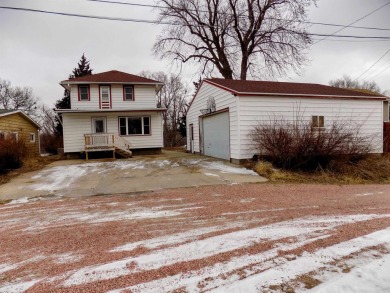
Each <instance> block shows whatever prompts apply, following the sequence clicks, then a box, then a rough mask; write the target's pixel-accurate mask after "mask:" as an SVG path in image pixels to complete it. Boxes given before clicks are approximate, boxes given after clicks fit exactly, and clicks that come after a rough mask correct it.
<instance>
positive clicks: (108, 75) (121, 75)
mask: <svg viewBox="0 0 390 293" xmlns="http://www.w3.org/2000/svg"><path fill="white" fill-rule="evenodd" d="M79 82H82V83H86V82H91V83H102V82H105V83H108V82H109V83H153V84H156V83H161V82H159V81H156V80H153V79H149V78H146V77H142V76H138V75H133V74H129V73H125V72H121V71H117V70H111V71H107V72H102V73H96V74H91V75H87V76H82V77H77V78H72V79H68V80H64V81H62V82H61V83H79Z"/></svg>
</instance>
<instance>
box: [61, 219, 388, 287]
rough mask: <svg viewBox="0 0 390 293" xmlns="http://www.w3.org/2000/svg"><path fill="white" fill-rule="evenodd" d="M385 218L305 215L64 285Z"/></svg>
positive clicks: (88, 271)
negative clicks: (305, 216) (131, 267)
mask: <svg viewBox="0 0 390 293" xmlns="http://www.w3.org/2000/svg"><path fill="white" fill-rule="evenodd" d="M385 217H390V215H349V216H343V217H334V218H333V217H308V218H303V219H298V220H293V221H286V222H280V223H277V224H272V225H269V226H263V227H258V228H253V229H247V230H241V231H237V232H231V233H226V234H223V235H218V236H214V237H209V238H206V239H202V240H198V241H194V242H190V243H186V244H182V245H179V246H175V247H169V248H166V249H162V250H159V251H156V252H153V253H150V254H145V255H141V256H138V257H131V258H125V259H121V260H118V261H115V262H112V263H107V264H102V265H98V266H91V267H86V268H83V269H81V270H79V271H77V272H75V273H74V274H73V275H72V276H71V277H70V278H69V279H68V280H66V282H65V283H64V285H65V286H72V285H79V284H85V283H90V282H95V281H99V280H107V279H112V278H117V277H120V276H125V275H127V274H130V273H135V272H139V271H146V270H156V269H160V268H162V267H163V266H168V265H172V264H175V263H178V262H185V261H191V260H196V259H202V258H207V257H210V256H213V255H215V254H218V253H223V252H228V251H232V250H236V249H242V248H245V247H249V246H250V245H253V244H254V243H259V242H261V241H265V240H267V241H270V240H278V239H282V238H286V237H304V238H305V235H312V234H313V233H314V235H316V236H317V237H318V236H319V235H318V233H325V232H326V231H329V230H331V229H334V228H335V227H336V226H339V225H343V224H348V223H355V222H359V221H367V220H372V219H375V218H385ZM389 236H390V235H389ZM305 240H306V239H305ZM389 241H390V239H389ZM242 262H243V261H240V262H238V263H237V264H238V265H239V267H240V266H242ZM129 263H134V264H136V265H135V267H134V268H133V269H131V270H130V269H129V267H128V264H129ZM220 273H223V272H220ZM167 285H168V284H167ZM164 287H165V286H164Z"/></svg>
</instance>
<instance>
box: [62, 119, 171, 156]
mask: <svg viewBox="0 0 390 293" xmlns="http://www.w3.org/2000/svg"><path fill="white" fill-rule="evenodd" d="M62 115H63V121H64V152H65V153H72V152H83V151H84V150H85V145H84V134H88V133H91V132H92V117H106V118H107V133H115V134H119V126H118V117H130V116H132V117H133V116H150V117H151V132H152V133H151V135H135V136H122V138H123V139H125V140H127V141H128V142H130V143H131V147H132V149H143V148H162V147H163V129H162V118H161V113H159V112H145V113H126V112H118V113H92V114H91V113H88V114H87V113H85V114H78V113H77V114H75V113H64V114H62Z"/></svg>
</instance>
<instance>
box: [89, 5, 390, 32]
mask: <svg viewBox="0 0 390 293" xmlns="http://www.w3.org/2000/svg"><path fill="white" fill-rule="evenodd" d="M86 1H89V2H98V3H107V4H119V5H128V6H136V7H147V8H161V9H166V7H165V6H161V5H151V4H140V3H130V2H122V1H108V0H86ZM386 5H387V4H386ZM177 10H182V11H185V10H187V11H194V12H204V13H208V11H202V10H193V9H181V8H177ZM224 14H226V13H224ZM367 16H368V15H367ZM367 16H366V17H367ZM273 19H276V18H273ZM362 19H363V18H362ZM276 20H279V19H276ZM358 21H359V20H358ZM293 22H300V23H306V24H312V25H322V26H331V27H342V28H343V29H344V28H346V27H348V28H354V29H365V30H378V31H390V28H379V27H366V26H353V25H347V26H346V25H345V24H335V23H325V22H312V21H299V20H296V21H293ZM356 22H357V21H356ZM336 33H337V32H336Z"/></svg>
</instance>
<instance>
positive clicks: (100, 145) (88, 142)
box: [84, 133, 131, 151]
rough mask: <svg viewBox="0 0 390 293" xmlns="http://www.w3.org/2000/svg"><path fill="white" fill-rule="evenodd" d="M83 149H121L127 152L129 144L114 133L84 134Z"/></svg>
mask: <svg viewBox="0 0 390 293" xmlns="http://www.w3.org/2000/svg"><path fill="white" fill-rule="evenodd" d="M84 139H85V149H86V150H91V149H117V148H118V149H121V150H124V151H129V150H130V147H131V144H130V143H129V142H128V141H126V140H124V139H123V138H121V137H120V136H119V135H117V134H114V133H92V134H84Z"/></svg>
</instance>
